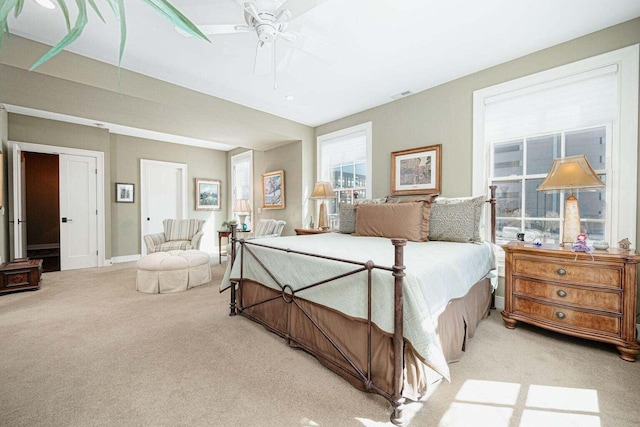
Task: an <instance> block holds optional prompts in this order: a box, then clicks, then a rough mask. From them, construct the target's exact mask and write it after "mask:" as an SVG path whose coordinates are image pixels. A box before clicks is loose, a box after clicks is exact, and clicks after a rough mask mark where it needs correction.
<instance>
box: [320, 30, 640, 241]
mask: <svg viewBox="0 0 640 427" xmlns="http://www.w3.org/2000/svg"><path fill="white" fill-rule="evenodd" d="M636 43H640V18H638V19H634V20H632V21H628V22H626V23H623V24H620V25H616V26H614V27H610V28H607V29H605V30H602V31H599V32H596V33H593V34H590V35H587V36H585V37H581V38H578V39H576V40H572V41H569V42H567V43H563V44H561V45H558V46H554V47H551V48H549V49H545V50H543V51H540V52H536V53H534V54H531V55H528V56H525V57H522V58H519V59H516V60H514V61H510V62H507V63H504V64H501V65H498V66H495V67H492V68H489V69H486V70H483V71H480V72H478V73H475V74H472V75H469V76H466V77H463V78H460V79H457V80H454V81H451V82H449V83H445V84H443V85H441V86H438V87H435V88H432V89H429V90H426V91H423V92H420V93H417V94H415V95H412V96H410V97H408V98H404V99H401V100H398V101H394V102H392V103H389V104H386V105H382V106H380V107H377V108H373V109H370V110H366V111H363V112H360V113H358V114H354V115H352V116H349V117H345V118H343V119H340V120H336V121H334V122H331V123H327V124H325V125H322V126H319V127H317V128H316V136H318V135H323V134H326V133H329V132H333V131H336V130H339V129H344V128H347V127H349V126H353V125H357V124H360V123H364V122H368V121H371V122H372V126H373V170H374V171H375V172H374V176H373V197H382V196H385V195H386V194H389V192H390V153H391V152H392V151H396V150H404V149H407V148H413V147H420V146H426V145H432V144H442V163H443V166H442V194H443V195H445V196H465V195H470V194H471V191H472V190H471V189H472V182H471V179H472V160H473V159H472V135H473V131H472V117H473V108H472V102H473V91H474V90H477V89H481V88H484V87H487V86H491V85H495V84H498V83H502V82H505V81H509V80H513V79H516V78H518V77H523V76H527V75H530V74H533V73H536V72H539V71H543V70H547V69H550V68H553V67H557V66H560V65H564V64H567V63H570V62H574V61H578V60H581V59H585V58H588V57H591V56H595V55H598V54H602V53H605V52H609V51H612V50H616V49H620V48H623V47H626V46H630V45H633V44H636ZM639 173H640V170H639ZM639 190H640V187H639ZM638 200H640V194H639V198H638ZM639 213H640V212H639ZM636 222H637V224H638V225H637V230H638V234H637V235H636V236H633V237H632V239H633V238H635V241H634V242H633V243H634V246H636V247H639V246H640V245H638V242H640V215H639V216H638V218H636Z"/></svg>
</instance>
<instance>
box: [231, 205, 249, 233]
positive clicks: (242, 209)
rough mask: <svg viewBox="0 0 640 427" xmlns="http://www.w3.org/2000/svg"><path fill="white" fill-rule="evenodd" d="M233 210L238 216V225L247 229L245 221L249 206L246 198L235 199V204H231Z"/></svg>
mask: <svg viewBox="0 0 640 427" xmlns="http://www.w3.org/2000/svg"><path fill="white" fill-rule="evenodd" d="M233 211H234V212H235V213H236V214H237V215H238V218H240V227H241V228H242V229H243V230H246V229H247V224H246V223H245V221H246V220H247V216H248V215H249V213H250V212H251V206H249V201H248V200H247V199H237V200H236V204H235V205H234V206H233Z"/></svg>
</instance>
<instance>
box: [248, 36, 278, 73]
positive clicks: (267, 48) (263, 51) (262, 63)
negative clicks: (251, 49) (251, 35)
mask: <svg viewBox="0 0 640 427" xmlns="http://www.w3.org/2000/svg"><path fill="white" fill-rule="evenodd" d="M273 60H274V58H273V43H264V42H262V41H259V42H258V44H257V46H256V60H255V63H254V64H253V74H255V75H256V76H266V75H268V74H269V73H271V68H272V66H271V64H272V61H273Z"/></svg>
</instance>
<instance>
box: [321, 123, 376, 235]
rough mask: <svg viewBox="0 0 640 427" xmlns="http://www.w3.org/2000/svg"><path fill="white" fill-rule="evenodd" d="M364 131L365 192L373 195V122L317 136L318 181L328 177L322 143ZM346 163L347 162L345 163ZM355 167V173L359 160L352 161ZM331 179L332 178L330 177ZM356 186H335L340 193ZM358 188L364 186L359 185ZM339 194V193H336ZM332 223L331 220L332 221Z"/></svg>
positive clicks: (347, 137) (329, 174)
mask: <svg viewBox="0 0 640 427" xmlns="http://www.w3.org/2000/svg"><path fill="white" fill-rule="evenodd" d="M363 133H364V136H365V139H366V151H367V152H366V168H365V169H366V174H367V179H366V181H367V182H366V185H365V186H364V188H365V192H366V195H367V197H369V198H370V197H371V190H372V188H373V172H372V171H373V166H372V147H373V143H372V133H373V126H372V122H366V123H361V124H359V125H355V126H351V127H348V128H345V129H341V130H338V131H335V132H330V133H326V134H324V135H319V136H318V137H317V138H316V182H318V181H326V179H323V173H322V172H323V171H322V145H323V144H324V143H328V142H334V141H336V140H348V139H349V138H351V137H355V136H359V135H362V134H363ZM345 164H346V163H345ZM351 164H352V165H353V167H354V174H355V169H356V165H357V164H358V162H355V161H354V162H352V163H351ZM343 166H344V165H330V166H329V168H330V169H331V168H335V167H341V168H342V167H343ZM328 176H329V177H330V176H331V172H330V171H329V172H328ZM328 179H329V181H330V180H331V178H328ZM353 188H356V187H350V188H339V189H338V188H334V190H335V191H336V193H338V192H339V191H349V190H350V189H353ZM357 188H362V187H361V186H360V187H357ZM336 195H337V194H336ZM339 202H340V199H339V198H338V199H336V203H339ZM318 203H320V202H319V201H316V206H315V209H314V212H316V211H317V204H318ZM332 215H333V216H334V217H335V216H336V214H330V215H329V216H332ZM330 223H331V221H330Z"/></svg>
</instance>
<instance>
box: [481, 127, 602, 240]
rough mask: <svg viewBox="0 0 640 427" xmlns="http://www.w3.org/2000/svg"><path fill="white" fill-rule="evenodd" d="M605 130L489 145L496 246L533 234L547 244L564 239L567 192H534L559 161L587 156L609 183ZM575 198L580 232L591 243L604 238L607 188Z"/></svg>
mask: <svg viewBox="0 0 640 427" xmlns="http://www.w3.org/2000/svg"><path fill="white" fill-rule="evenodd" d="M609 133H610V132H608V127H607V126H598V127H594V128H587V129H580V130H574V131H569V132H559V133H554V134H550V135H542V136H534V137H526V138H522V139H518V140H512V141H503V142H496V143H494V144H492V148H491V150H492V153H491V159H492V162H491V164H492V170H491V172H490V179H489V182H490V183H491V184H495V185H496V186H497V188H496V198H497V203H496V208H497V209H496V211H497V215H496V217H497V218H496V230H497V236H496V237H497V243H505V242H506V241H509V240H515V238H516V233H518V232H521V231H525V232H531V233H533V234H534V235H536V236H537V237H539V238H541V239H542V240H544V241H546V242H548V243H558V242H559V241H560V236H561V235H562V234H561V233H562V221H561V218H563V217H564V200H565V198H566V197H567V196H568V194H565V193H564V192H563V193H558V192H555V191H554V192H540V191H538V190H537V188H538V186H539V185H540V184H541V183H542V181H543V180H544V178H545V177H546V176H547V172H548V171H549V170H550V169H551V164H552V163H553V159H555V158H557V157H565V156H573V155H576V154H586V155H587V159H588V160H589V163H590V164H591V166H593V168H594V170H595V171H596V172H597V173H598V176H599V177H600V179H601V180H602V181H603V182H605V183H607V179H606V174H607V173H606V159H607V157H608V155H607V154H608V153H607V147H608V144H607V139H608V138H607V135H608V134H609ZM574 194H576V196H577V197H578V200H579V205H580V213H581V223H582V229H583V231H584V232H585V233H587V235H588V236H589V239H591V240H606V239H607V237H608V236H607V233H606V218H607V213H606V189H598V190H590V191H586V190H585V191H580V190H576V191H575V192H574Z"/></svg>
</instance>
